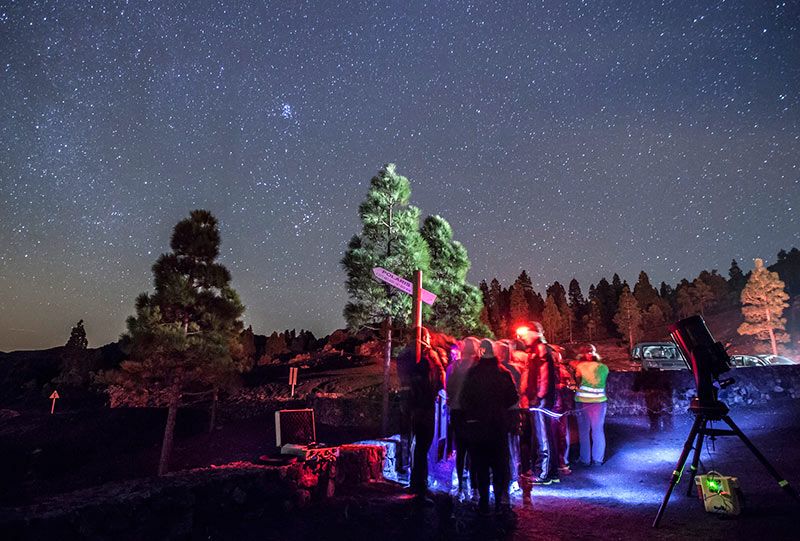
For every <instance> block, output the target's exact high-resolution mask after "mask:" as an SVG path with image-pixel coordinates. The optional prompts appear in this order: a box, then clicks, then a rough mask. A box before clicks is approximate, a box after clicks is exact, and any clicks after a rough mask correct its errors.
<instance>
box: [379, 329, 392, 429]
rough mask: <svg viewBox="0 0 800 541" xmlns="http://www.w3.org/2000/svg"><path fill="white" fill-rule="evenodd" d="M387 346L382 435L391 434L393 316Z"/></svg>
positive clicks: (384, 369)
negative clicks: (390, 397)
mask: <svg viewBox="0 0 800 541" xmlns="http://www.w3.org/2000/svg"><path fill="white" fill-rule="evenodd" d="M385 325H386V344H385V345H384V350H383V403H382V407H381V435H383V436H387V435H388V433H389V378H390V375H391V366H392V316H386V322H385Z"/></svg>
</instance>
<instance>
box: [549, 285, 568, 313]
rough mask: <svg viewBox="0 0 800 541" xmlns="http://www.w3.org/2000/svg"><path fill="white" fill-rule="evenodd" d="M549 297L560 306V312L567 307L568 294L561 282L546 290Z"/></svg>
mask: <svg viewBox="0 0 800 541" xmlns="http://www.w3.org/2000/svg"><path fill="white" fill-rule="evenodd" d="M546 292H547V296H548V297H553V300H554V301H555V302H556V304H557V305H558V309H559V311H562V310H563V309H564V307H565V306H566V305H567V292H566V290H565V289H564V286H562V285H561V284H560V283H559V282H553V284H552V285H551V286H550V287H548V288H547V290H546Z"/></svg>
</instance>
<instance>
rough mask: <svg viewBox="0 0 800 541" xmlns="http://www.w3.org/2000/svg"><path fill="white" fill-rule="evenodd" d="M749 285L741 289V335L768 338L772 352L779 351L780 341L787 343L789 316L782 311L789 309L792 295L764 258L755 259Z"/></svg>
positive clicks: (761, 338) (775, 353)
mask: <svg viewBox="0 0 800 541" xmlns="http://www.w3.org/2000/svg"><path fill="white" fill-rule="evenodd" d="M755 265H756V267H755V269H753V272H752V274H751V275H750V280H748V282H747V285H746V286H745V287H744V290H742V314H743V315H744V323H742V324H741V325H740V326H739V334H742V335H744V334H748V335H754V336H755V337H756V338H758V339H759V340H769V342H770V347H771V348H772V354H773V355H777V354H778V342H786V341H787V340H788V336H787V334H786V333H785V329H786V319H784V318H783V317H782V316H783V311H784V310H785V309H786V308H788V306H789V304H788V303H787V302H786V301H788V300H789V295H788V294H787V293H786V290H785V289H784V287H785V286H784V284H783V282H782V281H781V279H780V277H779V276H778V273H776V272H771V271H769V270H768V269H767V268H766V267H764V261H763V260H761V259H756V260H755Z"/></svg>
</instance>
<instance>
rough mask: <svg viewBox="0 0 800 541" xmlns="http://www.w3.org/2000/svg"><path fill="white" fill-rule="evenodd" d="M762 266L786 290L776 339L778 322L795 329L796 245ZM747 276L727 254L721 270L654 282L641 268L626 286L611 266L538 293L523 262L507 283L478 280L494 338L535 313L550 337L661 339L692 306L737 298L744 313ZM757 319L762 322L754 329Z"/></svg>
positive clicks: (701, 310)
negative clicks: (594, 277)
mask: <svg viewBox="0 0 800 541" xmlns="http://www.w3.org/2000/svg"><path fill="white" fill-rule="evenodd" d="M757 269H758V267H757ZM764 269H765V270H766V269H767V268H766V267H764ZM768 270H769V271H772V272H773V273H774V274H775V275H776V276H779V277H780V280H781V281H782V284H783V285H784V286H785V295H786V297H785V298H784V297H783V296H782V297H781V298H780V300H779V301H777V300H776V301H775V302H776V303H777V304H779V305H780V306H783V307H785V308H786V312H785V313H784V314H783V315H784V318H783V320H781V319H780V316H778V320H779V321H778V326H777V327H776V332H777V333H778V336H779V337H780V338H778V340H784V339H785V334H782V331H783V328H784V327H785V328H786V329H790V328H792V329H796V330H795V332H796V333H798V332H800V250H798V249H797V248H792V250H791V251H788V252H787V251H785V250H781V251H780V252H779V253H778V257H777V261H776V262H775V263H774V264H773V265H771V266H770V267H768ZM759 272H760V271H759ZM759 272H756V275H757V276H758V277H760V276H761V275H760V274H759ZM752 278H753V273H752V272H747V273H745V272H744V271H743V270H742V269H741V267H740V266H739V264H738V262H737V261H736V260H733V261H731V265H730V268H729V269H728V273H727V276H723V275H722V274H720V273H719V272H718V271H717V270H716V269H715V270H711V271H706V270H704V271H702V272H701V273H700V274H699V275H698V276H697V277H696V278H694V279H693V280H691V281H689V280H687V279H683V280H681V281H680V282H679V283H678V284H677V285H675V286H672V285H670V284H667V283H665V282H661V284H659V285H658V287H657V286H655V285H654V284H652V283H651V282H650V277H649V276H648V275H647V273H646V272H645V271H642V272H640V273H639V276H638V279H637V281H636V283H635V284H633V285H632V286H631V284H628V282H627V281H625V280H622V279H621V278H620V277H619V275H617V274H614V275H613V276H612V278H611V280H610V281H609V280H608V279H607V278H605V277H603V278H601V279H600V280H599V281H598V282H597V283H593V284H590V285H589V287H588V289H585V290H584V289H583V288H582V287H581V284H580V283H579V282H578V280H576V279H574V278H573V279H572V280H571V281H570V282H569V284H568V286H567V288H566V290H565V288H564V286H563V285H562V284H561V283H560V282H554V283H552V284H551V285H549V286H548V287H546V288H545V290H544V295H542V293H540V292H537V291H536V290H535V289H534V287H533V284H532V282H531V278H530V276H529V275H528V273H527V272H526V271H524V270H523V271H522V272H521V273H520V275H519V276H518V277H517V278H516V280H514V282H513V283H512V284H511V285H509V286H508V287H503V286H502V285H501V284H500V282H499V281H498V280H497V278H493V279H492V280H491V281H489V282H488V283H487V281H486V280H484V281H482V282H481V283H480V289H481V292H482V293H483V299H484V305H483V311H482V314H481V317H482V319H483V321H484V323H485V324H486V325H488V326H489V328H490V329H491V330H492V332H493V333H494V335H495V336H496V337H498V338H501V337H509V336H510V335H511V334H513V332H514V328H515V327H516V326H517V325H519V324H521V323H523V322H525V321H528V320H536V321H540V322H542V324H543V325H544V327H545V330H546V332H547V336H548V338H549V339H550V340H552V341H554V342H564V343H570V342H578V341H587V340H588V341H594V340H602V339H606V338H613V339H618V340H624V342H625V343H627V344H632V343H633V342H635V341H637V340H662V339H666V338H667V337H668V335H667V330H666V327H667V324H668V323H671V322H673V321H675V320H677V319H679V318H683V317H687V316H690V315H694V314H700V315H703V316H705V317H708V316H713V315H714V314H717V313H719V312H722V311H727V310H731V309H742V307H743V305H744V309H743V310H744V316H745V318H746V319H747V317H748V314H750V313H751V312H754V309H753V308H748V307H749V306H752V303H753V302H755V301H752V298H753V294H752V293H751V290H752V289H753V288H755V287H757V286H756V285H748V283H749V282H752ZM746 286H747V287H748V289H747V291H746V294H745V295H744V296H743V292H745V289H746ZM745 297H746V298H745ZM748 310H749V311H748ZM762 312H763V310H762ZM749 317H751V318H752V317H755V316H749ZM762 327H763V324H762V325H761V327H759V329H761V328H762ZM753 328H754V327H753ZM743 330H744V331H747V332H748V334H758V336H759V337H761V338H762V339H763V338H764V337H770V336H771V335H770V333H769V332H768V331H767V330H760V331H759V333H756V331H751V327H748V326H747V325H745V326H744V327H743ZM743 334H744V332H743ZM766 339H770V338H766Z"/></svg>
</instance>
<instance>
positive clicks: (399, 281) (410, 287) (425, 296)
mask: <svg viewBox="0 0 800 541" xmlns="http://www.w3.org/2000/svg"><path fill="white" fill-rule="evenodd" d="M372 274H374V275H375V278H377V279H378V280H380V281H381V282H386V283H387V284H389V285H390V286H392V287H395V288H397V289H399V290H400V291H402V292H403V293H408V294H409V295H413V294H414V284H412V283H411V282H409V281H408V280H406V279H405V278H402V277H400V276H397V275H396V274H394V273H393V272H389V271H387V270H386V269H383V268H381V267H375V268H373V269H372ZM435 301H436V295H435V294H433V293H431V292H430V291H426V290H424V289H423V290H422V302H424V303H425V304H430V305H432V304H433V303H434V302H435Z"/></svg>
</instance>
